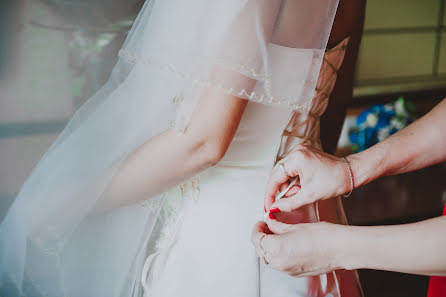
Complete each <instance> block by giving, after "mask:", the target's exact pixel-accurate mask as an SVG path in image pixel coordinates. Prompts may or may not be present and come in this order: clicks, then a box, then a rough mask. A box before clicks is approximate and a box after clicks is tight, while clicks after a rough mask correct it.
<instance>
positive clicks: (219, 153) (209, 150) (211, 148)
mask: <svg viewBox="0 0 446 297" xmlns="http://www.w3.org/2000/svg"><path fill="white" fill-rule="evenodd" d="M227 150H228V146H227V145H224V144H222V143H219V142H218V141H217V142H212V141H205V142H204V143H202V144H201V147H200V149H199V152H200V153H199V154H200V159H201V160H203V162H204V164H203V165H204V166H205V167H211V166H215V165H217V164H218V163H219V162H220V161H221V160H222V159H223V158H224V156H225V154H226V151H227Z"/></svg>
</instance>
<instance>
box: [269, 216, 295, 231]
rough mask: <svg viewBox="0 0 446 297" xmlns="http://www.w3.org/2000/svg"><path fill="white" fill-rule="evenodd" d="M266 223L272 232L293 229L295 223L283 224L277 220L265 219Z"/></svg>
mask: <svg viewBox="0 0 446 297" xmlns="http://www.w3.org/2000/svg"><path fill="white" fill-rule="evenodd" d="M266 224H267V225H268V228H269V229H270V230H271V231H272V232H274V234H283V233H288V232H290V231H293V230H294V229H295V227H296V226H297V225H291V224H285V223H282V222H279V221H278V220H271V219H267V220H266Z"/></svg>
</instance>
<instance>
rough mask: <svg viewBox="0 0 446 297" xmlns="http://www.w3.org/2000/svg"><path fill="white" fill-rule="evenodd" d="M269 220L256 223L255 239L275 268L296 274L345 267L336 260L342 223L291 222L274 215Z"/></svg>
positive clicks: (321, 272)
mask: <svg viewBox="0 0 446 297" xmlns="http://www.w3.org/2000/svg"><path fill="white" fill-rule="evenodd" d="M267 224H268V225H266V223H264V222H259V223H257V224H256V225H255V226H254V229H253V232H252V236H251V241H252V243H253V245H254V247H255V248H256V252H257V254H258V256H259V257H260V258H261V259H263V260H264V261H265V263H267V264H268V266H270V267H271V268H273V269H276V270H280V271H283V272H285V273H287V274H289V275H291V276H294V277H300V276H311V275H320V274H324V273H328V272H330V271H333V270H337V269H340V268H342V267H340V265H338V264H337V263H336V261H337V259H338V257H337V254H336V251H337V249H335V245H337V243H339V242H340V241H339V239H338V238H337V235H336V234H337V226H338V225H335V224H330V223H325V222H321V223H304V224H296V225H289V224H284V223H281V222H279V221H277V220H270V219H269V220H267ZM267 226H268V227H267ZM268 228H269V230H271V231H272V232H273V233H274V234H271V233H270V232H269V230H268ZM267 230H268V231H267ZM263 260H262V261H263Z"/></svg>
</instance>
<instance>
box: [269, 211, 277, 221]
mask: <svg viewBox="0 0 446 297" xmlns="http://www.w3.org/2000/svg"><path fill="white" fill-rule="evenodd" d="M269 218H270V219H271V220H275V219H276V217H275V216H274V214H272V213H271V212H270V213H269Z"/></svg>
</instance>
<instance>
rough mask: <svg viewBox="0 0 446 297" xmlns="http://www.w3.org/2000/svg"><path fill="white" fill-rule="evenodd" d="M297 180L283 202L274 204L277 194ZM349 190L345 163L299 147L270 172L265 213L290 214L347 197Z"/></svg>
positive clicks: (313, 149)
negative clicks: (317, 203)
mask: <svg viewBox="0 0 446 297" xmlns="http://www.w3.org/2000/svg"><path fill="white" fill-rule="evenodd" d="M281 163H283V166H282V168H281V166H280V164H281ZM296 176H298V177H299V182H298V183H297V184H296V185H295V186H293V187H292V188H290V190H289V191H288V192H287V194H286V195H285V197H284V198H283V199H280V200H279V201H277V202H274V200H275V195H276V193H277V192H278V191H282V190H284V189H285V188H286V187H287V186H288V185H289V184H290V180H291V179H293V178H294V177H296ZM350 189H351V184H350V174H349V169H348V167H347V166H346V164H345V162H344V160H342V159H341V158H338V157H335V156H333V155H330V154H327V153H324V152H322V151H320V150H317V149H315V148H312V147H309V146H305V145H298V146H296V147H295V148H294V149H293V150H292V151H291V152H290V153H289V154H288V155H287V156H286V157H285V158H284V159H283V160H281V161H280V162H279V163H277V164H276V166H275V167H274V168H273V170H272V171H271V175H270V178H269V181H268V184H267V188H266V193H265V210H266V211H269V210H270V209H271V210H272V212H278V211H291V210H294V209H297V208H299V207H301V206H303V205H306V204H310V203H312V202H315V201H317V200H321V199H328V198H332V197H335V196H338V195H341V194H344V193H347V192H349V191H350Z"/></svg>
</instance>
